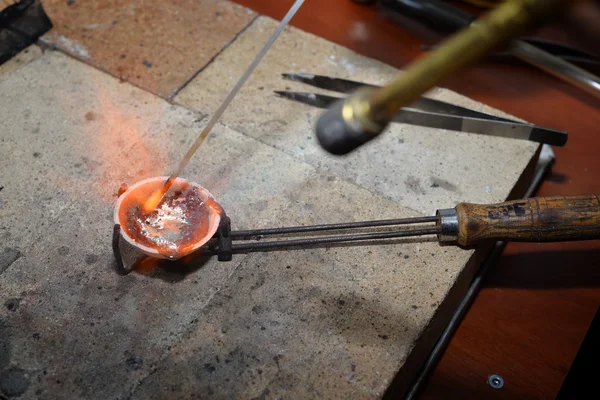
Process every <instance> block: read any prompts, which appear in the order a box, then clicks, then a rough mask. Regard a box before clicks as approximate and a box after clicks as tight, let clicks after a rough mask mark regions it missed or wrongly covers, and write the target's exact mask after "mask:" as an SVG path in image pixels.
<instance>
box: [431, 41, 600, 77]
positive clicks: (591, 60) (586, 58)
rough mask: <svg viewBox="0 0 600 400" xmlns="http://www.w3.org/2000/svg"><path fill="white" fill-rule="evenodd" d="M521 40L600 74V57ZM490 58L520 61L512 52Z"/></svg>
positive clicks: (492, 54) (548, 44)
mask: <svg viewBox="0 0 600 400" xmlns="http://www.w3.org/2000/svg"><path fill="white" fill-rule="evenodd" d="M519 40H521V41H523V42H526V43H529V44H530V45H532V46H535V47H537V48H540V49H542V50H544V51H545V52H547V53H550V54H552V55H553V56H555V57H558V58H560V59H561V60H564V61H567V62H569V63H571V64H573V65H576V66H578V67H580V68H583V69H585V70H587V71H588V72H592V73H598V71H600V57H598V56H596V55H594V54H591V53H588V52H586V51H584V50H581V49H578V48H576V47H572V46H569V45H567V44H563V43H558V42H555V41H553V40H547V39H543V38H538V37H521V38H519ZM438 47H439V46H429V45H422V46H421V50H435V49H437V48H438ZM488 58H489V59H490V60H492V61H501V62H513V61H515V60H518V59H517V58H515V56H514V54H512V53H511V52H510V51H495V52H492V53H489V54H488Z"/></svg>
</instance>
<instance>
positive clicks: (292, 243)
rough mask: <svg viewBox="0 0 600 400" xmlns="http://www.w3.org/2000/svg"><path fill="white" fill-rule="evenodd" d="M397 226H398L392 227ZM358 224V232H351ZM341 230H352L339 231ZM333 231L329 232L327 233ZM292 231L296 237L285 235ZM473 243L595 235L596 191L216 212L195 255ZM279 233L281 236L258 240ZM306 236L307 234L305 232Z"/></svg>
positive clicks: (599, 205)
mask: <svg viewBox="0 0 600 400" xmlns="http://www.w3.org/2000/svg"><path fill="white" fill-rule="evenodd" d="M398 226H402V227H403V228H402V229H398V228H397V227H398ZM358 229H362V230H363V231H362V232H360V231H359V232H357V230H358ZM343 231H353V232H352V233H349V234H343V233H341V232H343ZM332 232H334V234H331V233H332ZM294 234H296V235H297V236H299V238H292V239H290V238H289V236H290V235H294ZM434 235H435V236H437V240H438V241H439V242H440V243H449V244H458V245H460V246H473V245H476V244H478V243H479V242H481V241H486V240H504V241H519V242H562V241H576V240H594V239H600V196H599V195H596V194H591V195H581V196H556V197H530V198H527V199H522V200H512V201H506V202H503V203H498V204H472V203H460V204H458V205H457V206H456V207H454V208H448V209H440V210H437V211H436V214H435V215H433V216H425V217H413V218H400V219H386V220H374V221H360V222H343V223H334V224H322V225H309V226H292V227H283V228H266V229H253V230H241V231H232V230H231V220H230V218H229V217H228V216H227V215H226V214H225V212H222V213H221V219H220V223H219V227H218V229H217V232H216V233H215V235H214V236H213V237H212V238H211V239H210V240H209V241H208V242H207V244H206V245H204V246H202V247H201V248H200V249H199V250H198V256H200V257H203V256H214V255H216V256H217V257H218V260H219V261H231V260H232V257H233V254H236V253H249V252H254V251H270V250H281V249H289V248H294V247H296V248H297V247H300V248H309V247H323V246H326V247H327V246H331V245H335V244H346V245H348V244H350V243H357V244H359V245H360V244H363V245H364V244H384V243H385V242H383V240H385V239H397V238H407V237H415V236H425V238H424V239H423V240H424V241H431V240H432V239H434V240H435V238H434ZM273 236H285V237H287V239H284V240H264V238H265V237H273ZM306 236H311V237H306ZM119 237H120V227H119V225H115V230H114V232H113V251H114V253H115V258H116V259H117V262H118V263H119V271H120V272H121V273H129V272H131V268H125V266H124V265H123V263H122V261H120V260H121V257H120V250H119Z"/></svg>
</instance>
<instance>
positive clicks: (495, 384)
mask: <svg viewBox="0 0 600 400" xmlns="http://www.w3.org/2000/svg"><path fill="white" fill-rule="evenodd" d="M488 383H489V384H490V386H491V387H492V388H494V389H500V388H502V386H504V379H503V378H502V377H501V376H500V375H495V374H494V375H490V376H489V377H488Z"/></svg>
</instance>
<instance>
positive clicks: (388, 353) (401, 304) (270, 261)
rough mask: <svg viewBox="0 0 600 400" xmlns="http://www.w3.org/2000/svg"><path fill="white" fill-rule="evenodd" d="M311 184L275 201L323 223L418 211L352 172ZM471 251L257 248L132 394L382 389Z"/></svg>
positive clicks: (366, 392)
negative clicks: (358, 182)
mask: <svg viewBox="0 0 600 400" xmlns="http://www.w3.org/2000/svg"><path fill="white" fill-rule="evenodd" d="M305 187H306V189H307V190H300V191H298V190H295V189H294V188H292V189H291V190H289V191H287V193H284V194H283V195H281V196H278V197H277V198H275V199H274V200H273V201H274V202H275V204H273V205H271V204H270V205H269V207H270V208H273V209H275V210H279V209H281V211H275V212H276V213H277V214H278V215H282V214H284V215H285V214H291V215H300V216H302V214H307V216H308V215H309V216H310V220H311V221H315V222H327V221H330V220H331V218H332V217H334V216H341V217H342V218H348V219H352V218H353V217H355V218H359V219H371V218H391V217H394V216H395V217H404V216H409V215H411V211H409V210H406V209H404V208H402V207H397V206H395V204H394V203H393V202H390V201H388V200H383V199H381V198H379V197H378V196H376V195H373V194H372V193H370V192H368V191H366V190H364V189H357V188H356V187H354V186H353V185H351V184H349V183H347V182H345V181H343V180H341V179H337V178H333V179H332V178H331V177H326V176H313V177H309V179H308V182H306V184H305ZM324 193H327V195H324ZM280 204H284V205H285V208H284V207H281V208H280V206H279V205H280ZM307 206H308V207H307ZM307 208H308V209H307ZM302 218H304V217H303V216H302ZM471 256H472V251H465V250H460V249H457V248H452V247H449V248H448V247H445V248H442V247H441V246H440V245H439V244H438V243H437V242H421V243H415V242H414V241H413V240H408V239H405V240H397V241H395V242H393V244H388V245H383V244H379V245H375V244H371V245H368V246H350V247H332V248H328V249H319V248H317V249H310V250H294V251H287V252H271V253H258V254H252V255H251V256H250V257H248V258H247V259H245V260H244V261H243V263H242V264H241V266H240V267H239V268H238V269H236V271H235V272H234V273H233V275H232V276H231V278H230V279H229V281H228V284H227V285H225V286H224V287H223V288H222V289H221V290H220V291H219V293H217V294H216V295H215V296H214V297H213V299H212V300H211V302H210V303H209V305H208V306H207V307H206V308H204V309H203V310H202V313H201V315H199V317H198V322H197V323H196V328H195V330H194V331H193V332H190V334H189V335H187V336H186V339H185V340H183V341H182V342H181V343H179V344H178V345H177V346H175V347H174V349H173V351H172V353H171V354H170V355H169V357H167V358H166V359H165V360H163V361H162V363H161V366H160V368H158V370H157V371H156V373H154V374H152V375H151V376H149V377H148V378H147V379H145V380H144V381H143V382H142V383H141V385H140V386H139V387H138V388H137V390H136V391H135V393H134V396H133V398H135V399H159V398H164V397H165V393H169V395H168V396H170V397H172V398H182V397H187V396H189V394H191V393H198V394H203V395H204V396H206V397H211V398H259V397H261V396H263V397H269V398H378V397H380V396H381V395H382V394H383V393H384V391H385V389H386V388H387V387H388V385H389V384H390V382H391V380H392V379H393V377H394V376H395V375H396V373H397V372H398V370H399V369H400V368H401V367H402V365H403V364H404V362H405V360H406V358H407V357H408V355H409V354H410V352H411V350H412V349H413V347H414V345H415V343H416V341H417V339H418V338H419V337H421V336H422V335H423V334H424V331H425V328H426V327H427V326H428V324H429V322H430V320H431V319H432V317H433V315H434V313H435V312H436V311H437V309H438V307H439V305H440V303H441V302H442V301H443V300H444V299H445V297H446V295H447V293H448V291H449V290H450V288H451V286H452V283H450V282H454V281H455V279H456V277H457V276H458V274H459V273H460V272H461V271H462V268H463V266H464V264H465V263H466V262H467V260H468V259H469V258H470V257H471ZM441 265H444V268H440V266H441Z"/></svg>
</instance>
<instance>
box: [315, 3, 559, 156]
mask: <svg viewBox="0 0 600 400" xmlns="http://www.w3.org/2000/svg"><path fill="white" fill-rule="evenodd" d="M565 4H566V1H565V0H521V1H518V0H509V1H506V2H504V3H502V5H500V6H498V7H497V8H496V9H494V10H493V11H491V12H490V13H488V14H486V15H484V16H483V17H481V18H480V19H478V20H477V23H473V24H470V25H469V27H468V28H466V29H464V30H462V31H461V32H459V33H457V34H456V35H454V36H452V37H451V38H450V39H448V40H447V41H446V42H445V43H444V44H443V45H442V46H441V47H440V48H439V49H437V50H435V51H433V52H431V53H429V54H427V55H426V56H424V57H421V58H419V59H417V60H416V61H414V62H413V63H412V64H411V65H409V66H408V67H407V68H406V70H404V71H403V72H401V73H399V74H398V75H397V77H396V78H394V79H393V80H392V81H391V82H390V83H388V84H387V85H385V86H383V87H381V88H360V89H359V90H357V91H356V92H355V93H354V94H353V95H351V96H350V97H348V98H347V99H345V100H343V101H339V102H337V103H335V104H334V105H333V106H331V107H330V108H329V110H327V111H326V112H325V113H323V114H322V115H321V116H320V118H319V119H318V121H317V124H316V126H315V133H316V136H317V139H318V140H319V142H320V144H321V145H322V146H323V148H325V149H326V150H327V151H329V152H330V153H332V154H339V155H341V154H347V153H349V152H350V151H352V150H354V149H355V148H357V147H358V146H360V145H362V144H364V143H366V142H368V141H369V140H372V139H373V138H374V137H376V136H377V135H379V134H380V133H381V132H383V130H384V129H385V128H386V126H387V125H388V124H389V123H390V122H391V121H392V119H393V118H394V117H395V115H396V113H397V112H398V110H399V109H400V108H401V107H404V106H407V105H408V104H410V103H412V102H413V101H415V100H417V99H418V98H419V97H421V95H422V94H423V93H425V92H426V91H428V90H429V89H431V88H433V87H434V86H436V85H437V84H439V83H440V81H442V80H443V79H445V78H446V77H448V76H450V75H451V74H452V73H454V72H456V71H457V70H459V69H461V68H464V67H466V66H467V65H469V64H471V63H472V62H474V61H476V60H479V59H481V58H482V57H484V56H485V55H486V54H487V53H489V52H490V51H491V50H492V49H493V48H494V47H496V46H498V45H500V44H503V43H505V42H507V41H509V40H510V39H512V38H514V37H516V36H518V35H519V34H520V33H521V31H523V30H525V29H526V28H529V27H531V26H532V25H533V24H534V22H536V21H539V20H543V19H544V18H547V17H548V16H549V15H552V14H555V13H557V12H558V10H559V9H560V8H561V6H563V5H565Z"/></svg>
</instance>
